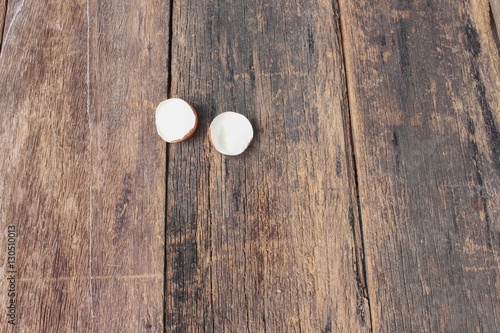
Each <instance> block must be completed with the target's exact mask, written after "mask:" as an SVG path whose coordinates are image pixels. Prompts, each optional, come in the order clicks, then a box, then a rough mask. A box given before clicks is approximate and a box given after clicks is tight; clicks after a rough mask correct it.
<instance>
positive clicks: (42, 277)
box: [0, 0, 91, 332]
mask: <svg viewBox="0 0 500 333" xmlns="http://www.w3.org/2000/svg"><path fill="white" fill-rule="evenodd" d="M86 21H87V20H86V7H85V2H83V3H80V4H78V3H70V2H56V1H52V2H45V1H44V2H40V1H27V0H26V1H18V2H15V1H13V2H9V11H8V15H7V20H6V30H5V31H4V34H3V35H4V38H3V45H2V52H1V54H0V91H1V95H2V97H1V98H0V110H1V116H0V156H1V159H0V170H1V171H0V174H1V176H0V182H1V183H0V198H1V199H0V219H1V220H0V230H1V237H0V248H1V249H2V250H1V251H0V253H1V256H2V258H1V260H0V262H1V268H0V304H2V311H1V312H2V314H1V318H0V323H1V325H0V331H1V332H76V331H78V332H90V316H91V313H90V308H91V307H90V304H91V301H90V288H89V287H90V284H89V254H90V252H89V242H88V239H89V233H88V221H89V209H88V208H89V191H88V184H89V180H90V174H89V172H88V171H89V167H90V164H89V163H87V161H88V157H89V150H88V147H89V146H88V142H89V141H90V131H89V127H88V117H87V112H86V105H87V95H86V91H87V88H86V62H87V52H86V49H87V47H86V40H87V37H86V35H87V22H86ZM9 226H13V227H14V228H15V232H16V235H17V237H16V240H15V241H12V243H14V244H15V245H14V246H15V251H14V252H15V253H12V257H14V258H15V263H14V266H13V267H10V265H8V264H7V254H8V253H7V251H6V250H7V242H8V239H7V237H6V236H7V232H8V230H9ZM9 256H10V255H9ZM11 269H12V270H15V271H16V273H10V272H9V271H10V270H11ZM12 275H13V277H14V279H13V281H14V280H15V283H14V284H13V287H15V288H13V289H15V295H12V294H11V295H9V293H8V290H9V289H11V288H10V287H8V285H7V281H8V280H7V277H11V276H12ZM11 300H13V301H15V303H16V305H15V307H16V310H15V312H16V316H15V326H14V325H10V324H8V323H7V319H8V317H7V311H6V308H7V306H8V304H10V301H11ZM9 319H10V318H9Z"/></svg>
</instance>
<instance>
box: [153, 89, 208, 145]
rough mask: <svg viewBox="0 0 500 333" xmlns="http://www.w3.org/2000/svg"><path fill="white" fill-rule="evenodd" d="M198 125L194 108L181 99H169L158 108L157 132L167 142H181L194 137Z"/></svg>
mask: <svg viewBox="0 0 500 333" xmlns="http://www.w3.org/2000/svg"><path fill="white" fill-rule="evenodd" d="M197 125H198V116H197V115H196V111H195V110H194V108H193V107H192V106H191V105H190V104H189V103H188V102H186V101H184V100H182V99H180V98H169V99H167V100H165V101H163V102H161V103H160V104H159V105H158V107H157V108H156V130H157V131H158V134H159V135H160V136H161V138H162V139H163V140H165V141H167V142H170V143H173V142H180V141H184V140H186V139H188V138H189V137H190V136H191V135H193V133H194V131H195V129H196V126H197Z"/></svg>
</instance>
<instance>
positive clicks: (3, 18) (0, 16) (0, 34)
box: [0, 0, 9, 55]
mask: <svg viewBox="0 0 500 333" xmlns="http://www.w3.org/2000/svg"><path fill="white" fill-rule="evenodd" d="M2 6H3V8H2V12H1V13H0V55H1V54H2V49H3V45H4V43H5V41H4V32H5V25H6V22H7V7H9V0H4V1H3V3H2Z"/></svg>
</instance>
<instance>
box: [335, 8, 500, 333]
mask: <svg viewBox="0 0 500 333" xmlns="http://www.w3.org/2000/svg"><path fill="white" fill-rule="evenodd" d="M340 8H341V21H342V30H343V33H344V46H345V55H346V64H347V65H346V68H347V73H348V90H349V100H350V105H351V111H352V115H353V117H352V123H353V136H354V147H355V153H356V161H357V166H358V177H359V195H360V202H361V217H362V226H363V231H364V244H365V251H366V252H365V255H366V260H367V268H368V269H367V276H368V287H369V288H368V289H369V297H370V303H371V310H372V322H373V331H374V332H498V331H499V330H500V329H499V322H500V299H499V295H500V293H499V292H500V282H499V280H498V276H499V272H500V267H499V262H498V257H499V251H500V243H499V241H500V233H499V232H500V224H499V222H500V209H499V207H500V199H499V198H500V197H499V194H500V136H499V127H500V113H499V110H500V104H499V103H500V94H499V90H498V82H500V81H499V80H500V77H499V69H500V67H499V66H498V64H499V59H498V52H497V50H496V49H495V43H494V41H493V36H492V33H491V27H490V20H489V19H490V17H489V16H490V13H489V3H488V1H471V2H469V1H463V2H462V1H440V2H430V1H382V2H374V1H357V2H353V1H346V0H341V1H340Z"/></svg>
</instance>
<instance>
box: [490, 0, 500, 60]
mask: <svg viewBox="0 0 500 333" xmlns="http://www.w3.org/2000/svg"><path fill="white" fill-rule="evenodd" d="M499 27H500V0H490V28H491V34H492V35H493V39H494V40H495V44H496V47H497V50H498V53H499V54H500V37H499V36H498V34H499V30H500V29H499Z"/></svg>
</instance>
